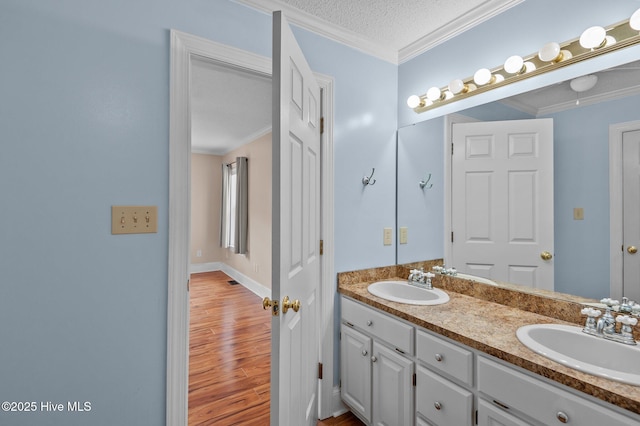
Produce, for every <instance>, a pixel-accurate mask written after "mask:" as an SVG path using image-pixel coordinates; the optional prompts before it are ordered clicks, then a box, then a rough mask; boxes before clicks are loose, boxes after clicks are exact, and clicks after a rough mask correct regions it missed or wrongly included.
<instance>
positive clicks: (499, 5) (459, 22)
mask: <svg viewBox="0 0 640 426" xmlns="http://www.w3.org/2000/svg"><path fill="white" fill-rule="evenodd" d="M523 1H524V0H510V1H506V2H505V1H504V0H487V1H485V2H484V3H482V4H481V5H480V6H478V7H476V8H474V9H472V10H470V11H469V12H467V13H465V14H464V15H461V16H459V17H458V18H456V19H455V20H453V21H451V22H449V23H447V24H445V25H443V26H441V27H440V28H438V29H437V30H435V31H432V32H430V33H429V34H427V35H425V36H424V37H422V38H420V39H418V40H416V41H415V42H413V43H411V44H409V45H407V46H405V47H403V48H402V49H400V51H399V52H398V61H399V63H403V62H406V61H408V60H410V59H413V58H415V57H416V56H418V55H420V54H422V53H424V52H426V51H427V50H429V49H432V48H434V47H436V46H437V45H439V44H442V43H444V42H445V41H447V40H450V39H452V38H454V37H456V36H458V35H460V34H462V33H464V32H465V31H468V30H470V29H471V28H473V27H475V26H477V25H480V24H482V23H483V22H485V21H488V20H489V19H491V18H493V17H494V16H497V15H499V14H501V13H503V12H505V11H506V10H508V9H511V8H512V7H514V6H517V5H519V4H520V3H522V2H523Z"/></svg>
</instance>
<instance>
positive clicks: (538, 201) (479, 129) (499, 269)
mask: <svg viewBox="0 0 640 426" xmlns="http://www.w3.org/2000/svg"><path fill="white" fill-rule="evenodd" d="M452 134H453V154H452V164H451V169H452V173H451V180H452V182H451V188H452V194H451V202H452V204H451V227H452V232H453V243H452V257H451V261H450V265H449V266H453V267H455V268H457V269H458V270H459V271H461V272H465V273H470V274H473V275H478V276H482V277H486V278H491V279H493V280H497V281H504V282H514V283H519V284H523V285H526V286H529V287H534V288H541V289H547V290H553V287H554V285H553V258H548V259H546V260H545V259H543V257H548V256H546V255H543V253H548V254H549V255H551V256H552V255H553V120H552V119H538V120H512V121H493V122H479V123H460V124H454V125H453V131H452Z"/></svg>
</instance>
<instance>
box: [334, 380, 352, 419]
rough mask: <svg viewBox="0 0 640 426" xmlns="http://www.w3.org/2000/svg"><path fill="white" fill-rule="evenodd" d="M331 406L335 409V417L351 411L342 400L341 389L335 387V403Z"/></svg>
mask: <svg viewBox="0 0 640 426" xmlns="http://www.w3.org/2000/svg"><path fill="white" fill-rule="evenodd" d="M331 406H332V407H333V417H338V416H341V415H343V414H344V413H346V412H347V411H349V409H348V408H347V406H346V405H344V404H343V403H342V398H340V387H339V386H335V387H334V388H333V401H332V404H331Z"/></svg>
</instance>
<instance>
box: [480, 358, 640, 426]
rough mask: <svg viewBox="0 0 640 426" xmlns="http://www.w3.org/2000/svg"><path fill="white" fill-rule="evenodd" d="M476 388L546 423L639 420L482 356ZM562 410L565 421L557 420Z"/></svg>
mask: <svg viewBox="0 0 640 426" xmlns="http://www.w3.org/2000/svg"><path fill="white" fill-rule="evenodd" d="M478 390H479V391H480V392H483V393H484V394H486V395H488V396H489V397H490V399H494V400H495V401H497V402H499V403H500V404H501V405H504V406H505V407H509V409H515V410H518V411H520V412H522V413H524V414H526V415H527V416H530V417H531V418H533V419H536V420H538V421H539V422H541V423H543V424H545V425H561V424H563V423H567V424H572V425H607V426H612V425H615V426H622V425H627V426H630V425H636V426H637V425H638V422H639V421H640V416H638V415H635V414H633V413H630V415H632V416H634V417H633V419H632V418H631V417H626V416H624V415H622V414H619V413H618V412H616V411H614V410H610V409H608V408H606V407H604V406H601V405H599V404H596V403H593V402H591V401H588V400H586V399H584V398H581V397H579V396H577V395H574V394H573V393H570V392H568V391H565V390H562V389H560V388H557V387H555V386H552V385H550V384H548V383H544V382H543V381H541V380H538V379H535V378H533V377H529V376H528V375H526V374H523V373H520V372H518V371H515V370H514V369H512V368H509V367H506V366H504V365H501V364H498V363H497V362H493V361H491V360H489V359H486V358H484V357H478ZM561 413H563V415H564V416H566V417H567V418H568V421H564V422H563V421H561V420H560V416H562V414H561Z"/></svg>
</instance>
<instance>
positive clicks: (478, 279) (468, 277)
mask: <svg viewBox="0 0 640 426" xmlns="http://www.w3.org/2000/svg"><path fill="white" fill-rule="evenodd" d="M455 276H456V277H457V278H464V279H465V280H471V281H475V282H478V283H482V284H487V285H498V284H497V283H496V282H495V281H492V280H490V279H489V278H483V277H478V276H475V275H469V274H461V273H459V272H458V273H457V274H456V275H455Z"/></svg>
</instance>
